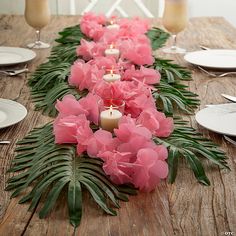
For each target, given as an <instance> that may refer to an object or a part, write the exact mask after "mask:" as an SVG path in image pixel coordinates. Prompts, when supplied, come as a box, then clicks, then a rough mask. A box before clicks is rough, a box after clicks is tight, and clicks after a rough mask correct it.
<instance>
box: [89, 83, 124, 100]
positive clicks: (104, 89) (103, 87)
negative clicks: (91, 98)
mask: <svg viewBox="0 0 236 236" xmlns="http://www.w3.org/2000/svg"><path fill="white" fill-rule="evenodd" d="M122 83H123V82H121V81H115V82H113V83H108V82H105V81H104V80H101V81H100V82H99V83H97V85H96V86H95V87H94V93H96V94H97V95H98V96H100V97H101V98H114V99H121V100H123V98H124V93H123V91H122V89H121V86H122Z"/></svg>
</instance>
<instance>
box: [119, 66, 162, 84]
mask: <svg viewBox="0 0 236 236" xmlns="http://www.w3.org/2000/svg"><path fill="white" fill-rule="evenodd" d="M160 77H161V75H160V73H159V72H158V71H157V70H154V69H151V68H146V67H143V66H141V67H140V70H135V67H134V66H132V67H131V68H130V69H128V70H126V71H125V73H124V76H123V78H124V80H133V79H137V80H139V81H141V82H143V83H145V84H157V83H159V82H160Z"/></svg>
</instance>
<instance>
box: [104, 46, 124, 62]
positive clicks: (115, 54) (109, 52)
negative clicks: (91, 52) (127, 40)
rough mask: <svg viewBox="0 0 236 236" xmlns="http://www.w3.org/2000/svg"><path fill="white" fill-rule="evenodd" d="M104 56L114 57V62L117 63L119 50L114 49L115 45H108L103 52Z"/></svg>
mask: <svg viewBox="0 0 236 236" xmlns="http://www.w3.org/2000/svg"><path fill="white" fill-rule="evenodd" d="M104 54H105V56H107V57H109V56H110V57H114V58H115V59H116V61H118V59H119V57H120V50H119V49H118V48H116V47H115V45H114V44H113V43H112V44H110V45H109V48H107V49H106V50H105V52H104Z"/></svg>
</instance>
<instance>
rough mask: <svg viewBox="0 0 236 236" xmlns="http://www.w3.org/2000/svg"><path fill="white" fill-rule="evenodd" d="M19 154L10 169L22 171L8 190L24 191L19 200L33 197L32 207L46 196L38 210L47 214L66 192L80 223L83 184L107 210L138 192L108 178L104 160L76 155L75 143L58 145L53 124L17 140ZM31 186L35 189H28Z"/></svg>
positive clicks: (72, 219) (75, 220) (72, 214)
mask: <svg viewBox="0 0 236 236" xmlns="http://www.w3.org/2000/svg"><path fill="white" fill-rule="evenodd" d="M18 144H19V147H18V148H17V149H16V150H17V152H18V154H17V156H16V157H15V159H14V160H13V162H12V163H13V166H12V168H11V169H10V170H9V171H10V172H18V171H19V172H20V173H18V174H17V175H16V176H14V177H12V178H10V179H9V181H8V186H7V188H6V190H14V192H13V193H12V195H11V197H17V196H18V195H20V194H21V195H22V194H23V197H22V198H21V199H20V203H25V202H28V201H30V202H31V204H30V207H29V208H30V209H31V210H32V209H34V208H36V207H37V205H38V203H39V201H40V200H41V199H46V200H45V202H44V205H43V207H42V209H41V210H40V212H39V216H40V218H43V217H45V216H46V215H47V214H48V213H49V212H50V211H51V209H52V208H53V206H54V205H55V203H56V200H57V199H58V197H59V195H60V194H62V193H65V192H67V203H68V211H69V217H70V222H71V224H72V225H73V226H74V227H77V226H78V225H79V224H80V220H81V216H82V188H85V189H87V190H88V191H89V193H90V194H91V195H92V197H93V199H94V200H95V202H96V203H97V204H98V205H99V206H100V207H101V208H102V209H103V210H104V211H105V212H106V213H108V214H111V215H115V214H116V211H115V210H114V209H113V208H112V207H111V206H110V205H111V204H112V205H113V206H114V207H115V208H119V202H118V200H123V201H128V197H127V193H128V194H136V190H135V189H133V188H131V187H127V186H126V187H123V189H122V187H117V186H116V185H114V184H113V183H111V181H110V180H109V179H108V178H107V176H106V174H105V173H104V171H103V169H102V164H103V162H102V161H101V160H99V159H96V158H89V157H88V156H85V155H84V156H77V154H76V147H75V146H74V145H56V144H55V143H54V135H53V130H52V125H51V124H47V125H45V126H44V127H41V128H36V129H34V130H33V131H31V133H30V134H29V135H28V136H27V137H25V138H24V139H23V140H22V141H20V142H18ZM29 186H32V187H33V188H32V190H31V191H30V192H28V193H25V190H26V189H28V187H29Z"/></svg>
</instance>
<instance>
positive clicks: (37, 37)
mask: <svg viewBox="0 0 236 236" xmlns="http://www.w3.org/2000/svg"><path fill="white" fill-rule="evenodd" d="M35 44H36V45H39V44H40V30H36V42H35Z"/></svg>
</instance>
